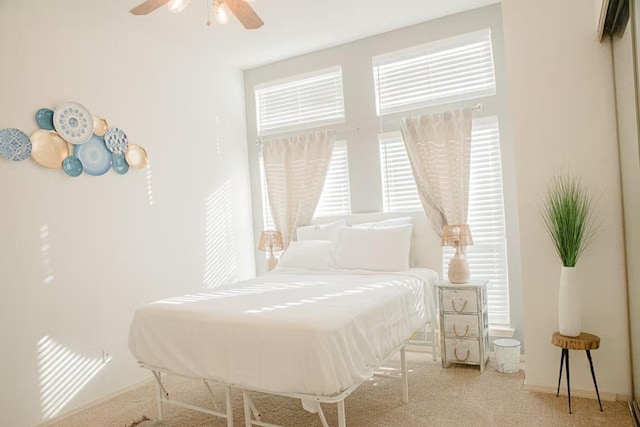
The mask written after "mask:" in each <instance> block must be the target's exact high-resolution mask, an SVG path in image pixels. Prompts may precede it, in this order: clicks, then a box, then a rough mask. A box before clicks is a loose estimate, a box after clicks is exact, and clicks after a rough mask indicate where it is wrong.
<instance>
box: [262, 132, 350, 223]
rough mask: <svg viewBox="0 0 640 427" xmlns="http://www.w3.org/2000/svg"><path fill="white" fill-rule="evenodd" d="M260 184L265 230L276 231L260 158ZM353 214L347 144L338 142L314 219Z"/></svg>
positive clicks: (335, 145)
mask: <svg viewBox="0 0 640 427" xmlns="http://www.w3.org/2000/svg"><path fill="white" fill-rule="evenodd" d="M260 184H261V188H262V220H263V224H264V229H265V230H275V229H276V227H275V223H274V222H273V217H272V216H271V208H270V206H269V194H268V193H267V179H266V176H265V172H264V162H263V160H262V155H261V156H260ZM349 213H351V191H350V188H349V159H348V157H347V142H346V141H336V142H335V144H334V146H333V155H332V156H331V163H330V164H329V170H328V171H327V177H326V178H325V181H324V188H323V189H322V195H320V201H319V202H318V207H317V208H316V212H315V214H314V217H318V216H332V215H345V214H349Z"/></svg>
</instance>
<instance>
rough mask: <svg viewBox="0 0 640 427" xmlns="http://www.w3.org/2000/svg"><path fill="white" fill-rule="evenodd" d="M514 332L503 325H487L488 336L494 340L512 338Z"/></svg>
mask: <svg viewBox="0 0 640 427" xmlns="http://www.w3.org/2000/svg"><path fill="white" fill-rule="evenodd" d="M515 332H516V330H515V329H513V328H512V327H510V326H503V325H489V336H492V337H496V338H513V334H514V333H515Z"/></svg>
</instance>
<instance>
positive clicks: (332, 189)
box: [314, 141, 351, 216]
mask: <svg viewBox="0 0 640 427" xmlns="http://www.w3.org/2000/svg"><path fill="white" fill-rule="evenodd" d="M349 213H351V191H350V189H349V159H348V157H347V142H346V141H336V143H335V145H334V146H333V155H332V157H331V165H329V170H328V171H327V178H326V179H325V181H324V188H323V189H322V195H321V196H320V201H319V202H318V207H317V208H316V212H315V214H314V216H333V215H345V214H349Z"/></svg>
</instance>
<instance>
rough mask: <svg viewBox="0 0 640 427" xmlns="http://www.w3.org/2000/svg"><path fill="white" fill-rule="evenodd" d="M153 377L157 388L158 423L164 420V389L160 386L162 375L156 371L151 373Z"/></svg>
mask: <svg viewBox="0 0 640 427" xmlns="http://www.w3.org/2000/svg"><path fill="white" fill-rule="evenodd" d="M152 372H153V376H154V377H155V378H156V383H157V386H158V387H157V388H158V421H162V420H163V419H164V411H163V408H162V399H163V398H164V393H165V391H164V387H163V386H162V373H161V372H157V371H152Z"/></svg>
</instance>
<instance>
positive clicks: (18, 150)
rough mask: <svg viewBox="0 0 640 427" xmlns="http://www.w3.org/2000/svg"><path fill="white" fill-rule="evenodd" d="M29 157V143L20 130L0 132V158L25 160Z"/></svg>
mask: <svg viewBox="0 0 640 427" xmlns="http://www.w3.org/2000/svg"><path fill="white" fill-rule="evenodd" d="M30 155H31V141H30V140H29V137H28V136H27V134H26V133H24V132H22V131H21V130H20V129H13V128H9V129H2V130H0V156H2V157H4V158H5V159H7V160H13V161H20V160H25V159H27V158H28V157H29V156H30Z"/></svg>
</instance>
